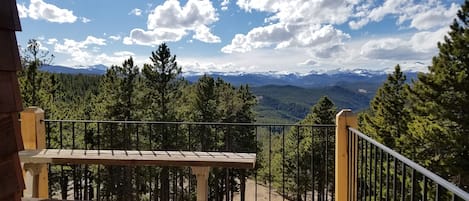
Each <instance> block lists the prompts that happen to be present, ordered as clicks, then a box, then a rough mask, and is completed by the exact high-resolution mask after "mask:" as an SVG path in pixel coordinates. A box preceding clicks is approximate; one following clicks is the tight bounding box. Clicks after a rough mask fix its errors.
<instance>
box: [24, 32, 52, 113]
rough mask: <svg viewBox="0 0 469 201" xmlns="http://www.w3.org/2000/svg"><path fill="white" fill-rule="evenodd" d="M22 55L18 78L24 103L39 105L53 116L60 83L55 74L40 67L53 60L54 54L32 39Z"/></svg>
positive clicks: (26, 104)
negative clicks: (42, 70) (41, 69)
mask: <svg viewBox="0 0 469 201" xmlns="http://www.w3.org/2000/svg"><path fill="white" fill-rule="evenodd" d="M21 57H22V59H21V60H22V68H23V69H22V71H20V72H19V74H18V80H19V83H20V87H21V88H20V89H21V95H22V100H23V104H24V105H25V106H39V107H41V108H43V109H44V110H46V111H47V113H46V114H47V115H48V117H51V115H52V114H54V113H55V112H56V111H57V110H56V109H55V106H56V105H55V104H54V101H55V96H56V95H57V94H56V93H57V92H58V91H57V88H58V83H57V80H56V78H55V76H54V75H53V74H50V73H45V72H41V71H39V69H40V68H41V66H42V65H46V64H49V63H50V62H52V60H53V59H54V55H50V54H49V52H48V51H45V50H43V49H41V44H40V43H39V42H38V41H37V40H35V39H31V40H29V41H28V44H27V47H26V49H25V51H23V54H22V55H21ZM52 116H53V115H52Z"/></svg>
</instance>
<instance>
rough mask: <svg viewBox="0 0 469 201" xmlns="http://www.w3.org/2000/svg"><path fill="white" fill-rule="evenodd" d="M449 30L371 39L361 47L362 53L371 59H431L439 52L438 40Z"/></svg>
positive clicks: (443, 29) (442, 29)
mask: <svg viewBox="0 0 469 201" xmlns="http://www.w3.org/2000/svg"><path fill="white" fill-rule="evenodd" d="M447 31H448V28H441V29H439V30H437V31H434V32H429V31H423V32H418V33H415V34H414V35H412V37H410V38H407V39H405V38H382V39H376V40H370V41H368V42H366V43H365V44H364V45H363V46H362V47H361V52H360V54H361V55H363V56H365V57H367V58H370V59H379V60H397V61H404V60H429V59H430V58H431V57H432V56H433V55H435V54H436V53H437V51H438V49H437V42H438V41H442V40H443V38H444V36H445V34H446V33H447ZM428 41H432V42H431V43H429V42H428Z"/></svg>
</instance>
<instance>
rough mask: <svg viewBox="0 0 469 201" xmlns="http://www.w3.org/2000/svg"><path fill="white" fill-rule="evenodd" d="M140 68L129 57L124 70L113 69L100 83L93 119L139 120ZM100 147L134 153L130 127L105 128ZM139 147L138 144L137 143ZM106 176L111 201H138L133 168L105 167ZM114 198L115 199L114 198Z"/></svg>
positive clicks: (109, 125)
mask: <svg viewBox="0 0 469 201" xmlns="http://www.w3.org/2000/svg"><path fill="white" fill-rule="evenodd" d="M138 74H139V71H138V67H137V66H135V65H134V64H133V59H132V57H130V58H129V59H127V60H125V61H124V63H123V64H122V66H111V68H109V69H108V70H107V71H106V75H105V76H104V78H103V79H102V81H101V83H100V88H99V90H100V92H99V94H98V96H97V97H96V99H95V103H96V109H95V111H94V113H95V114H94V115H93V116H94V117H96V118H98V119H108V120H133V119H135V118H137V115H136V112H137V111H139V110H140V109H139V108H138V104H136V103H137V102H139V100H136V99H135V98H136V97H138V96H136V90H135V89H136V78H137V76H138ZM102 129H103V130H104V131H103V132H102V135H101V136H99V137H101V138H102V139H101V145H100V146H101V147H104V148H106V149H125V150H129V149H133V142H132V141H131V137H130V135H131V133H132V132H133V131H134V130H133V129H135V128H133V127H131V125H128V126H127V125H126V126H124V127H119V126H117V125H111V124H106V125H103V128H102ZM137 143H138V142H137ZM105 174H107V176H105V177H103V178H104V184H103V188H104V195H106V196H108V197H107V199H110V200H136V199H138V197H137V196H138V195H134V194H133V191H132V189H133V188H135V186H137V185H138V184H136V183H135V180H134V179H133V178H134V177H135V174H132V169H131V168H124V167H106V173H105ZM111 194H112V195H115V197H111Z"/></svg>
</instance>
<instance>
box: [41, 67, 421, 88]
mask: <svg viewBox="0 0 469 201" xmlns="http://www.w3.org/2000/svg"><path fill="white" fill-rule="evenodd" d="M107 68H108V67H107V66H105V65H93V66H75V67H67V66H59V65H47V66H42V68H41V70H43V71H47V72H52V73H67V74H95V75H104V74H105V73H106V69H107ZM204 74H208V75H210V76H212V77H215V78H218V77H219V78H222V79H223V80H225V81H226V82H229V83H231V84H233V85H241V84H249V85H251V86H265V85H292V86H300V87H323V86H333V85H338V84H341V85H343V84H344V83H356V82H360V83H374V84H380V83H382V82H383V81H384V80H385V79H386V76H387V73H386V71H385V70H379V71H378V70H368V69H360V68H357V69H351V70H350V69H334V70H330V71H311V72H309V73H290V72H277V71H269V72H257V73H246V72H240V71H236V72H208V73H201V72H193V71H186V72H183V77H184V78H185V79H186V80H188V81H190V82H196V81H197V80H198V79H199V78H200V77H201V76H202V75H204ZM406 75H407V78H408V80H411V79H415V77H416V75H417V73H416V72H406Z"/></svg>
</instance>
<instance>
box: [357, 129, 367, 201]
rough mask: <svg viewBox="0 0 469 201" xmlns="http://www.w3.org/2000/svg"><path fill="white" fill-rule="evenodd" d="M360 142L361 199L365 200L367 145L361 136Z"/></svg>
mask: <svg viewBox="0 0 469 201" xmlns="http://www.w3.org/2000/svg"><path fill="white" fill-rule="evenodd" d="M358 142H359V144H360V149H359V151H360V153H359V154H360V201H364V200H365V182H364V181H365V180H364V177H365V174H364V173H365V171H366V170H365V153H364V149H365V145H364V141H363V140H362V139H361V138H360V139H359V140H358Z"/></svg>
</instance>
